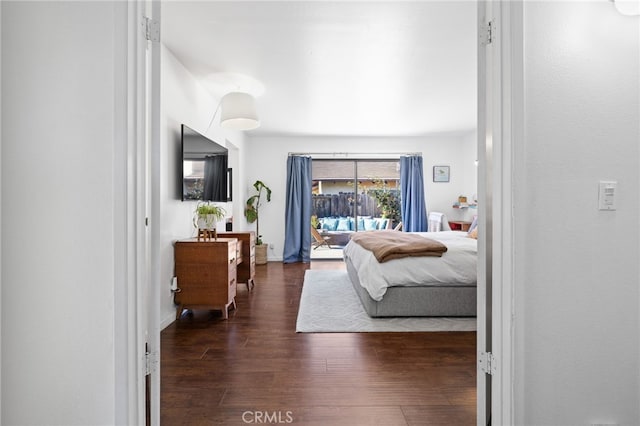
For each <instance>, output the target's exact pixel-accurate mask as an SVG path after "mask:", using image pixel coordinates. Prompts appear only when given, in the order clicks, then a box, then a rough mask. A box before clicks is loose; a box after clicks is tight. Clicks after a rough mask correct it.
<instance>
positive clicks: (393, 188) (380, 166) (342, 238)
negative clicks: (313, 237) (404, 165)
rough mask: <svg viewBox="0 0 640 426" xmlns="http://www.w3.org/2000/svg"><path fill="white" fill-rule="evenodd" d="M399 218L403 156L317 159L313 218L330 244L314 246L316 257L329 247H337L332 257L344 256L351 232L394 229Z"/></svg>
mask: <svg viewBox="0 0 640 426" xmlns="http://www.w3.org/2000/svg"><path fill="white" fill-rule="evenodd" d="M399 221H400V162H399V160H397V159H389V160H354V159H350V160H342V159H340V160H322V159H314V160H313V166H312V220H311V222H312V226H313V227H315V228H316V229H317V230H318V231H319V232H320V234H321V235H322V237H323V239H324V240H326V241H327V242H328V243H329V244H328V246H329V248H327V245H324V244H323V245H322V247H320V246H319V245H318V246H316V247H314V250H312V258H318V257H322V255H321V253H320V252H321V251H322V252H323V253H324V254H327V253H325V252H326V251H327V250H334V252H333V254H334V256H331V255H329V256H328V257H329V258H331V257H341V250H340V249H341V248H342V247H344V245H346V244H347V242H349V236H350V233H352V232H358V231H363V230H373V229H386V228H389V229H391V228H393V226H394V224H397V223H398V222H399ZM319 243H320V242H319V241H318V244H319ZM321 248H322V249H323V250H321ZM316 249H317V250H316ZM336 250H338V251H337V252H336Z"/></svg>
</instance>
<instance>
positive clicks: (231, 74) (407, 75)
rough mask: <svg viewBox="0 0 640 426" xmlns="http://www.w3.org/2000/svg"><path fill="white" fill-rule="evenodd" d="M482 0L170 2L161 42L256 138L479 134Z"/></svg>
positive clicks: (164, 10) (165, 5)
mask: <svg viewBox="0 0 640 426" xmlns="http://www.w3.org/2000/svg"><path fill="white" fill-rule="evenodd" d="M476 7H477V5H476V3H475V1H444V2H436V1H410V2H400V1H395V2H365V1H341V2H327V1H278V2H276V1H257V2H247V1H213V0H210V1H194V2H191V1H165V2H163V3H162V35H161V37H162V41H163V43H164V44H165V45H166V46H167V48H168V49H169V50H171V51H172V52H173V54H174V55H175V56H176V57H177V58H178V60H180V61H181V62H182V63H183V64H184V65H185V67H186V68H187V69H189V70H190V71H191V72H192V73H193V75H194V76H196V78H198V79H199V80H201V81H202V82H203V84H205V86H206V87H208V88H209V89H210V90H211V92H212V93H213V94H214V95H215V96H216V97H220V96H221V95H223V94H224V93H226V92H228V91H232V90H238V89H239V90H240V91H247V92H250V93H252V94H254V95H256V97H257V98H256V99H257V108H258V114H259V116H260V119H261V122H262V124H261V127H260V128H258V129H255V130H251V131H250V134H252V135H279V134H295V135H328V136H416V135H424V134H431V133H439V132H456V131H466V130H471V129H474V128H475V126H476V86H477V84H476V66H477V65H476V25H477V24H476Z"/></svg>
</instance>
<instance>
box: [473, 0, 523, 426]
mask: <svg viewBox="0 0 640 426" xmlns="http://www.w3.org/2000/svg"><path fill="white" fill-rule="evenodd" d="M488 22H491V28H490V29H489V27H488V24H487V23H488ZM478 23H479V31H480V33H479V41H478V154H479V167H478V186H479V190H478V194H479V196H480V199H481V203H483V204H484V207H481V209H480V210H479V218H482V216H483V210H482V209H485V210H484V216H485V217H484V218H483V220H482V222H479V226H480V227H484V231H485V233H484V235H482V232H481V233H479V245H478V255H479V258H478V260H479V262H478V263H479V271H478V272H479V276H478V285H479V288H480V289H481V291H480V292H482V288H481V287H480V284H481V281H484V282H485V283H486V293H484V294H480V293H479V302H478V303H479V312H478V354H479V355H480V353H481V352H491V353H492V354H493V359H492V364H493V365H492V368H491V370H493V374H492V375H490V376H489V375H485V374H484V373H483V372H482V371H478V422H477V424H478V425H487V424H494V425H503V424H504V425H509V424H514V423H515V421H514V420H515V412H514V402H515V396H514V378H515V374H514V371H515V363H514V359H515V335H514V327H515V318H516V316H515V314H516V308H517V307H516V306H515V304H514V294H515V293H514V278H515V273H514V266H515V256H516V251H515V249H516V239H515V237H516V235H515V231H514V229H515V228H514V226H515V213H516V211H515V203H514V202H515V189H516V185H515V178H516V174H515V172H516V167H515V166H517V165H518V164H519V163H520V162H521V161H522V158H516V156H515V153H516V151H515V150H514V149H513V147H514V146H516V144H518V143H523V130H524V110H523V105H524V83H523V76H524V60H523V58H524V56H523V54H524V53H523V47H524V43H523V41H524V33H523V1H522V0H511V1H501V0H483V1H480V2H479V5H478ZM489 38H490V41H488V39H489ZM483 201H484V202H483ZM480 229H481V230H482V229H483V228H480ZM481 299H484V300H481ZM481 305H482V306H481ZM480 309H482V310H483V311H484V310H485V309H486V310H487V311H486V316H481V315H482V314H481V312H480ZM483 313H485V312H483ZM487 385H488V386H487Z"/></svg>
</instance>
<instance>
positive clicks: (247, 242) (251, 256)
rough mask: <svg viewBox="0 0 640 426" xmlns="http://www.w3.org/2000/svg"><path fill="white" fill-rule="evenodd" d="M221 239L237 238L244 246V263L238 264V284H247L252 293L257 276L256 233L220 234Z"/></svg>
mask: <svg viewBox="0 0 640 426" xmlns="http://www.w3.org/2000/svg"><path fill="white" fill-rule="evenodd" d="M218 236H220V237H225V238H237V239H238V242H239V244H241V245H242V255H243V256H242V263H239V264H238V282H239V283H245V284H247V289H248V290H249V291H251V289H252V288H253V286H254V285H255V281H254V278H255V276H256V233H255V232H254V231H248V232H220V233H219V234H218Z"/></svg>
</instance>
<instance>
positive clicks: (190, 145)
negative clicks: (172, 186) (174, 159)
mask: <svg viewBox="0 0 640 426" xmlns="http://www.w3.org/2000/svg"><path fill="white" fill-rule="evenodd" d="M181 139H182V182H181V183H182V201H185V200H202V201H218V202H226V201H231V169H230V168H229V167H228V164H229V151H228V150H227V148H225V147H224V146H222V145H220V144H218V143H216V142H214V141H212V140H211V139H209V138H207V137H206V136H203V135H201V134H200V133H198V132H196V131H195V130H193V129H191V128H189V127H188V126H186V125H184V124H183V125H182V126H181Z"/></svg>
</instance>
